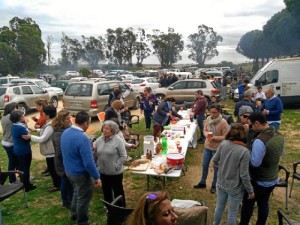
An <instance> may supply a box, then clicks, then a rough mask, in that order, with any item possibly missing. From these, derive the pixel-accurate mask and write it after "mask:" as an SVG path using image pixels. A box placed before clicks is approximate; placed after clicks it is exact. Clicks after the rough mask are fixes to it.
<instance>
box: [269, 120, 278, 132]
mask: <svg viewBox="0 0 300 225" xmlns="http://www.w3.org/2000/svg"><path fill="white" fill-rule="evenodd" d="M269 125H270V126H273V127H274V128H275V131H278V129H279V126H280V123H277V122H273V123H270V124H269Z"/></svg>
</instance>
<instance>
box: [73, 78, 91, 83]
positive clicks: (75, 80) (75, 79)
mask: <svg viewBox="0 0 300 225" xmlns="http://www.w3.org/2000/svg"><path fill="white" fill-rule="evenodd" d="M87 79H88V78H87V77H72V78H71V79H70V81H71V82H78V81H84V80H87Z"/></svg>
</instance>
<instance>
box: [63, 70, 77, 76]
mask: <svg viewBox="0 0 300 225" xmlns="http://www.w3.org/2000/svg"><path fill="white" fill-rule="evenodd" d="M65 76H67V77H78V76H80V74H79V72H77V71H67V72H66V73H65Z"/></svg>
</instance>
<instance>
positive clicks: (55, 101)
mask: <svg viewBox="0 0 300 225" xmlns="http://www.w3.org/2000/svg"><path fill="white" fill-rule="evenodd" d="M50 105H52V106H54V107H55V108H57V107H58V98H56V97H52V98H51V99H50Z"/></svg>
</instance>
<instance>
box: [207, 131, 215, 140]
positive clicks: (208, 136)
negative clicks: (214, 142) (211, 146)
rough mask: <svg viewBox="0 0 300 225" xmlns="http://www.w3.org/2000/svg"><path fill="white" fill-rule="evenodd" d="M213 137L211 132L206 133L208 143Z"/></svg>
mask: <svg viewBox="0 0 300 225" xmlns="http://www.w3.org/2000/svg"><path fill="white" fill-rule="evenodd" d="M213 136H214V134H213V132H208V133H207V138H208V140H209V141H211V138H212V137H213Z"/></svg>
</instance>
